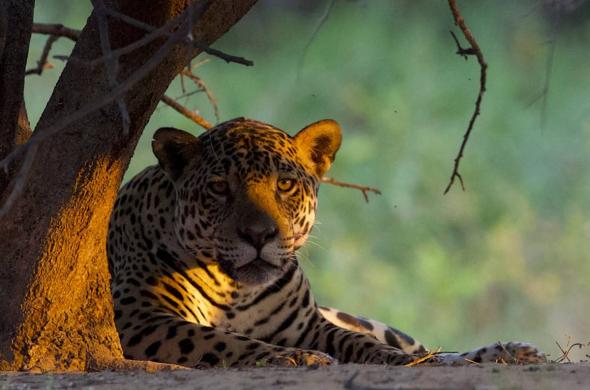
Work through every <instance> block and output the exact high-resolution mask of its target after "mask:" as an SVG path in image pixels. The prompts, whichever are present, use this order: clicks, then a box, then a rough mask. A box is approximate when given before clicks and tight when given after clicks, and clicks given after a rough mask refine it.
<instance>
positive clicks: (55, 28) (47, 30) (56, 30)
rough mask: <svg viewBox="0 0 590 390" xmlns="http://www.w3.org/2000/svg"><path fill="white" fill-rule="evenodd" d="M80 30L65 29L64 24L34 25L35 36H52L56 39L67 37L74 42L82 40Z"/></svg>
mask: <svg viewBox="0 0 590 390" xmlns="http://www.w3.org/2000/svg"><path fill="white" fill-rule="evenodd" d="M81 33H82V32H81V31H80V30H74V29H72V28H68V27H65V26H64V25H63V24H44V23H33V34H45V35H52V36H54V37H66V38H70V39H71V40H72V41H77V40H78V38H80V34H81Z"/></svg>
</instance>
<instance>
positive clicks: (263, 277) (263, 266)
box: [217, 257, 287, 285]
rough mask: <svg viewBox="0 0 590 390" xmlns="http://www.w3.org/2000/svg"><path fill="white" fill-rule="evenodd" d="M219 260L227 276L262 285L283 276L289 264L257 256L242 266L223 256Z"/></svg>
mask: <svg viewBox="0 0 590 390" xmlns="http://www.w3.org/2000/svg"><path fill="white" fill-rule="evenodd" d="M217 260H218V262H219V266H220V267H221V268H222V270H223V271H224V272H225V274H226V275H227V276H229V277H230V278H232V279H233V280H235V281H236V282H240V283H243V284H248V285H260V284H267V283H272V282H274V281H276V280H277V279H279V278H280V277H281V276H283V274H284V273H285V270H286V267H285V266H286V265H287V262H286V261H284V262H283V263H284V264H285V266H276V265H273V264H271V263H269V262H268V261H266V260H264V259H262V258H261V257H256V258H255V259H253V260H252V261H249V262H248V263H246V264H242V265H240V266H236V265H235V263H234V262H232V261H229V260H225V259H222V258H218V259H217Z"/></svg>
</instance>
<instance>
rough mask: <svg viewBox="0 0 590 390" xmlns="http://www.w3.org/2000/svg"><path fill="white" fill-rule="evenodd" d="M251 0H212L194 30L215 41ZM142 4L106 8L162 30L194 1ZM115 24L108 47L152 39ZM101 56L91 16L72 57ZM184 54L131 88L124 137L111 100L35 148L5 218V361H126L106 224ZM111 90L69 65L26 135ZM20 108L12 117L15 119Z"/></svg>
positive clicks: (90, 364)
mask: <svg viewBox="0 0 590 390" xmlns="http://www.w3.org/2000/svg"><path fill="white" fill-rule="evenodd" d="M0 1H2V0H0ZM15 1H16V2H19V1H23V0H15ZM28 1H29V2H31V1H32V0H28ZM255 2H256V0H242V1H232V0H212V1H211V4H210V6H209V8H208V9H207V11H206V12H205V14H204V16H203V17H202V18H201V19H200V20H199V22H198V23H196V24H195V25H194V29H193V35H194V37H195V39H196V40H198V41H201V42H204V43H207V44H211V43H212V42H214V41H215V40H216V39H218V38H219V37H221V36H222V35H223V34H224V33H225V32H227V31H228V30H229V28H230V27H231V26H233V25H234V24H235V23H237V22H238V20H239V19H240V18H241V17H242V16H243V15H245V14H246V12H248V10H249V9H250V8H251V7H252V5H253V4H254V3H255ZM145 4H146V3H145V1H143V0H110V1H106V5H107V7H109V8H112V9H115V10H118V11H119V12H122V13H124V14H127V15H129V16H131V17H133V18H135V19H138V20H140V21H143V22H145V23H148V24H150V25H152V26H156V27H157V26H161V25H162V24H164V23H165V22H166V21H167V20H169V19H171V18H174V17H175V16H177V15H178V14H180V13H181V12H182V11H183V10H184V9H185V8H186V6H187V5H188V0H152V1H150V6H149V7H146V6H145ZM108 24H109V32H110V40H111V46H112V47H113V49H115V48H119V47H123V46H126V45H128V44H130V43H132V42H134V41H136V40H137V39H139V38H141V37H142V36H144V35H145V32H144V31H142V30H139V29H137V28H134V27H131V26H129V25H128V24H125V23H123V22H120V21H118V20H117V19H115V18H108ZM161 44H162V41H161V40H160V41H157V42H153V43H152V44H150V45H147V46H144V47H142V48H140V49H138V50H136V51H135V52H133V53H132V54H130V55H127V56H123V57H122V58H121V59H120V63H119V72H118V80H119V81H122V80H125V79H127V78H128V77H129V76H130V75H132V74H133V73H134V72H136V71H137V69H138V68H139V67H141V66H142V65H143V64H144V63H145V62H146V61H147V60H148V59H149V58H150V57H151V56H152V55H153V54H154V52H155V51H156V50H157V49H158V48H159V47H160V45H161ZM101 55H102V52H101V45H100V41H99V34H98V24H97V20H96V17H95V16H94V14H93V15H92V16H91V17H90V18H89V19H88V24H87V25H86V27H85V28H84V30H83V32H82V35H81V37H80V39H79V40H78V42H77V44H76V46H75V48H74V51H73V53H72V56H73V57H76V58H79V59H85V60H91V59H95V58H98V57H100V56H101ZM187 55H188V53H187V49H186V46H184V45H180V44H179V45H176V46H175V48H174V49H173V50H172V51H171V52H170V54H169V55H167V56H166V57H165V58H164V60H163V61H162V62H160V64H159V65H158V66H157V67H156V69H155V70H153V71H152V72H151V73H150V74H148V75H147V76H146V77H145V78H144V79H143V80H141V81H140V82H138V83H137V84H136V85H135V86H134V87H133V88H132V89H131V90H130V91H129V92H127V93H126V94H125V95H124V100H125V102H126V105H127V109H128V111H129V115H130V119H131V124H130V128H129V134H128V135H123V125H122V121H121V114H120V112H119V109H118V108H117V105H116V104H110V105H109V106H107V107H105V108H104V109H101V110H98V111H96V112H94V113H92V114H90V115H88V116H87V117H85V118H84V119H82V120H79V121H76V122H74V123H72V124H70V125H69V126H68V127H67V128H65V129H64V130H62V131H61V132H59V133H57V134H56V135H54V136H52V137H49V138H48V139H46V140H45V141H43V142H42V143H40V144H39V148H38V151H37V154H36V157H35V160H34V162H33V165H32V168H31V171H30V174H29V177H28V179H27V181H26V183H25V186H24V189H23V191H22V193H21V195H20V196H19V197H18V199H17V200H16V202H15V203H14V204H13V206H12V208H11V209H10V211H9V213H8V214H7V215H6V216H5V217H4V218H3V219H2V220H0V265H1V266H0V297H2V299H0V313H2V315H1V316H0V368H2V369H13V370H27V369H35V370H40V371H65V370H89V369H102V368H107V367H111V368H117V367H120V366H118V365H120V364H121V361H120V360H117V359H121V358H122V352H121V346H120V343H119V338H118V335H117V332H116V330H115V326H114V322H113V310H112V301H111V295H110V286H109V280H110V275H109V273H108V269H107V260H106V252H105V247H106V231H107V224H108V220H109V216H110V212H111V209H112V207H113V204H114V200H115V196H116V193H117V190H118V188H119V186H120V184H121V180H122V178H123V174H124V172H125V170H126V169H127V166H128V163H129V160H130V158H131V156H132V153H133V150H134V148H135V146H136V144H137V141H138V139H139V137H140V135H141V133H142V130H143V128H144V127H145V125H146V124H147V122H148V120H149V118H150V116H151V115H152V113H153V111H154V110H155V108H156V106H157V104H158V101H159V99H160V97H161V96H162V94H163V93H164V92H165V90H166V88H167V87H168V85H169V84H170V82H171V81H172V80H173V79H174V77H175V76H176V75H177V74H178V73H179V72H180V70H181V69H182V68H183V66H184V65H185V64H186V61H187V60H188V57H187ZM235 66H237V65H235ZM109 90H110V89H109V83H108V79H107V75H106V72H105V67H104V66H101V67H97V68H95V69H94V70H93V69H90V68H86V67H84V66H83V65H80V64H79V63H75V62H73V61H71V62H69V63H68V64H67V66H66V68H65V69H64V71H63V73H62V75H61V77H60V79H59V82H58V84H57V86H56V87H55V90H54V91H53V94H52V96H51V99H50V101H49V103H48V104H47V107H46V109H45V111H44V113H43V115H42V117H41V119H40V121H39V124H38V126H37V130H36V131H35V132H34V133H33V136H32V138H31V140H34V139H35V137H38V136H40V135H41V134H43V131H44V129H45V128H47V127H49V126H51V125H52V124H55V123H56V122H58V121H59V120H60V119H63V118H65V117H67V116H68V115H70V114H72V113H74V112H76V111H78V110H79V109H80V108H82V107H85V106H86V105H88V104H90V103H92V102H95V101H96V100H97V99H101V97H103V96H104V95H106V94H107V93H108V92H109ZM12 109H13V110H14V107H12ZM19 109H20V107H18V108H17V110H16V111H12V115H16V117H17V118H18V114H19ZM4 114H5V113H0V115H4ZM148 368H149V367H148Z"/></svg>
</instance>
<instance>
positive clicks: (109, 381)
mask: <svg viewBox="0 0 590 390" xmlns="http://www.w3.org/2000/svg"><path fill="white" fill-rule="evenodd" d="M355 374H356V376H355ZM353 377H354V379H352V378H353ZM69 388H86V389H94V390H103V389H104V390H106V389H109V390H110V389H137V390H145V389H180V390H182V389H207V390H215V389H232V390H233V389H285V390H286V389H297V390H302V389H303V390H305V389H321V390H332V389H334V390H335V389H338V390H341V389H349V390H377V389H387V390H392V389H413V390H419V389H430V390H433V389H449V390H450V389H458V390H463V389H469V390H500V389H510V390H517V389H535V390H543V389H564V390H569V389H590V363H578V364H547V365H541V366H502V365H495V364H493V365H471V366H467V367H427V366H419V367H386V366H370V365H353V364H350V365H340V366H333V367H322V368H317V369H308V368H269V367H264V368H254V369H243V370H237V369H220V370H182V371H164V372H158V373H154V374H147V373H145V372H138V371H135V372H126V373H116V372H100V373H92V374H86V373H72V374H61V375H46V374H43V375H34V374H30V375H29V374H18V373H12V372H0V389H2V390H8V389H23V390H24V389H69Z"/></svg>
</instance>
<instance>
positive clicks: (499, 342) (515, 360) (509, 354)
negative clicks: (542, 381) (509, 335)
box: [498, 341, 520, 364]
mask: <svg viewBox="0 0 590 390" xmlns="http://www.w3.org/2000/svg"><path fill="white" fill-rule="evenodd" d="M498 344H500V346H501V347H502V349H503V350H504V352H506V355H508V357H509V358H510V359H512V361H513V362H514V363H516V364H518V363H520V360H518V359H517V358H515V357H514V356H512V354H511V353H510V352H508V350H507V349H506V347H505V346H504V343H502V342H501V341H498Z"/></svg>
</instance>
